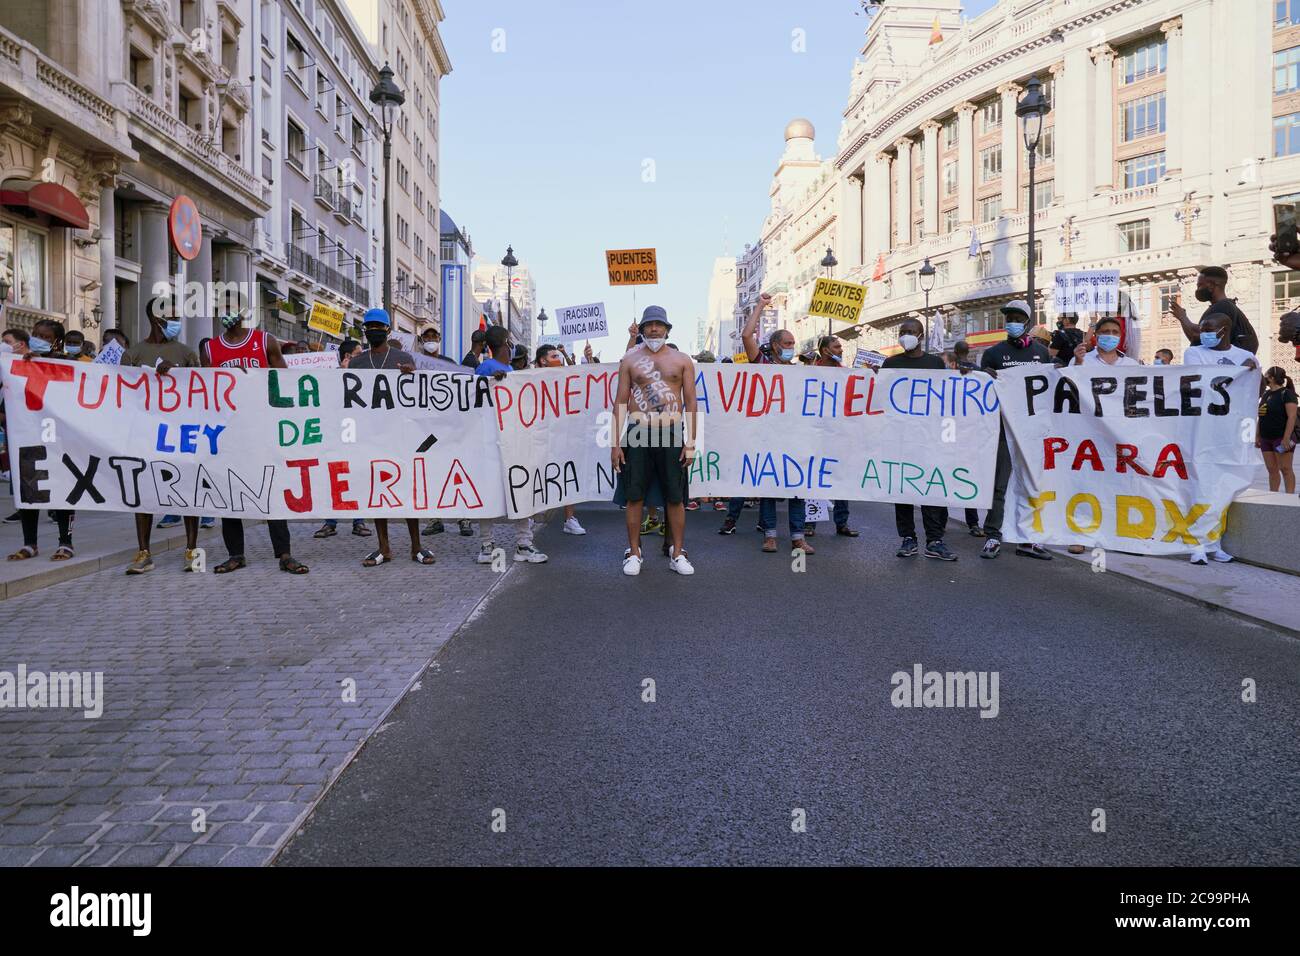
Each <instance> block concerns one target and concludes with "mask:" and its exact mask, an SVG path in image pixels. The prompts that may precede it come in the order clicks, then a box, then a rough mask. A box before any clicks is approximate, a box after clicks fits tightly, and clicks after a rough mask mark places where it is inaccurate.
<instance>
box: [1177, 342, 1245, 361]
mask: <svg viewBox="0 0 1300 956" xmlns="http://www.w3.org/2000/svg"><path fill="white" fill-rule="evenodd" d="M1254 357H1255V356H1254V355H1252V354H1251V353H1250V352H1247V351H1246V350H1245V349H1242V348H1238V347H1237V346H1235V345H1229V346H1228V347H1227V349H1225V350H1223V351H1220V350H1218V349H1207V348H1206V347H1205V346H1204V345H1192V346H1189V347H1188V349H1187V351H1186V352H1184V353H1183V364H1184V365H1245V364H1246V362H1247V361H1248V360H1249V359H1253V358H1254Z"/></svg>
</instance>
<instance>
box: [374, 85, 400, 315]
mask: <svg viewBox="0 0 1300 956" xmlns="http://www.w3.org/2000/svg"><path fill="white" fill-rule="evenodd" d="M370 102H372V103H374V104H375V105H376V106H378V107H379V116H380V123H381V125H382V127H383V133H384V311H386V312H387V313H388V317H389V321H390V322H391V321H392V317H393V242H392V238H393V237H392V233H391V231H390V230H391V228H392V227H391V226H390V224H389V215H388V209H389V202H388V192H389V183H390V174H391V167H392V164H393V120H394V119H395V118H396V116H397V111H398V110H399V109H400V108H401V106H402V104H403V103H405V102H406V95H405V94H404V93H403V92H402V91H401V90H399V89H398V88H397V84H396V83H394V82H393V69H392V67H390V66H389V65H388V64H387V63H385V64H384V66H383V69H381V70H380V71H379V82H378V83H376V84H375V88H374V89H373V90H371V91H370Z"/></svg>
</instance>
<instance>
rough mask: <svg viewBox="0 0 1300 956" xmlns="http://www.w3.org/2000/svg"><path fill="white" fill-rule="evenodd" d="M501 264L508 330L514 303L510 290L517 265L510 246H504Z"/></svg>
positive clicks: (513, 251)
mask: <svg viewBox="0 0 1300 956" xmlns="http://www.w3.org/2000/svg"><path fill="white" fill-rule="evenodd" d="M501 264H502V265H503V266H505V267H506V329H507V330H508V329H509V328H510V320H511V319H512V318H513V317H514V303H513V302H511V301H510V290H511V286H512V284H513V282H514V269H515V266H517V265H519V260H518V259H516V258H515V250H514V247H512V246H506V254H505V258H504V259H502V260H501Z"/></svg>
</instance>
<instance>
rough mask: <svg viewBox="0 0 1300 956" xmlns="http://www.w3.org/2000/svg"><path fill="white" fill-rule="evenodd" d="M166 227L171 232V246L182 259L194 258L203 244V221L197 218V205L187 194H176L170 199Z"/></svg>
mask: <svg viewBox="0 0 1300 956" xmlns="http://www.w3.org/2000/svg"><path fill="white" fill-rule="evenodd" d="M167 229H168V231H169V232H170V233H171V237H172V246H173V248H175V250H176V254H177V255H178V256H180V257H181V258H182V259H187V260H188V259H194V258H195V257H197V256H198V254H199V249H200V248H201V247H202V246H203V221H202V220H201V219H200V218H199V207H198V206H196V205H194V200H193V199H191V198H190V197H189V196H177V197H176V198H175V199H173V200H172V208H171V212H170V213H168V215H167Z"/></svg>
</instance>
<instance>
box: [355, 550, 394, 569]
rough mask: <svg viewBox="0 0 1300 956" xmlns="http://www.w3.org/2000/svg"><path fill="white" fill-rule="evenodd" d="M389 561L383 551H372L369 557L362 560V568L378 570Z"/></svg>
mask: <svg viewBox="0 0 1300 956" xmlns="http://www.w3.org/2000/svg"><path fill="white" fill-rule="evenodd" d="M387 560H388V559H387V558H386V557H384V553H383V552H382V551H371V552H370V553H369V554H368V555H366V556H365V557H364V558H362V559H361V566H362V567H363V568H377V567H379V565H381V564H383V563H384V562H385V561H387Z"/></svg>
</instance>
